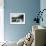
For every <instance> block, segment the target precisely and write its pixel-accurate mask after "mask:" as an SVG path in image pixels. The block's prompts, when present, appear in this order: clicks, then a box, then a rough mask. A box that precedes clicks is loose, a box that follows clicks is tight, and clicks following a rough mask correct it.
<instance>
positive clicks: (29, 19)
mask: <svg viewBox="0 0 46 46" xmlns="http://www.w3.org/2000/svg"><path fill="white" fill-rule="evenodd" d="M39 10H40V0H4V20H5V21H4V35H5V37H4V38H5V40H7V41H18V40H19V39H20V38H22V37H24V36H25V35H26V34H27V33H28V32H29V31H31V28H32V25H34V24H35V23H34V22H33V19H34V17H36V16H37V15H36V12H38V11H39ZM11 12H14V13H18V12H19V13H23V12H24V13H25V17H26V18H25V20H26V23H25V24H24V25H22V24H20V25H19V24H18V25H16V24H15V25H11V24H10V13H11Z"/></svg>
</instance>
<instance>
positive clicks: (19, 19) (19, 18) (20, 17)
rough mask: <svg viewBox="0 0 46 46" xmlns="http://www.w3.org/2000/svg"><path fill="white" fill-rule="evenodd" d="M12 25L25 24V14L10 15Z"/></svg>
mask: <svg viewBox="0 0 46 46" xmlns="http://www.w3.org/2000/svg"><path fill="white" fill-rule="evenodd" d="M10 24H25V13H10Z"/></svg>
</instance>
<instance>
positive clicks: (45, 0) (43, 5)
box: [40, 0, 46, 27]
mask: <svg viewBox="0 0 46 46" xmlns="http://www.w3.org/2000/svg"><path fill="white" fill-rule="evenodd" d="M43 9H46V0H41V1H40V10H41V11H42V10H43ZM42 17H43V22H42V21H41V22H40V25H42V26H45V27H46V10H45V11H44V12H43V15H42Z"/></svg>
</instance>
